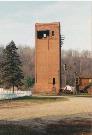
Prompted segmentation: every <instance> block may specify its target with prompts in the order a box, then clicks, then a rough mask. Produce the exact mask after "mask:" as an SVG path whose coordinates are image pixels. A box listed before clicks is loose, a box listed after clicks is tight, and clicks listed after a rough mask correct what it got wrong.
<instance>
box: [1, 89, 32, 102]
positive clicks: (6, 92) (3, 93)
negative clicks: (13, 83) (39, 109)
mask: <svg viewBox="0 0 92 135" xmlns="http://www.w3.org/2000/svg"><path fill="white" fill-rule="evenodd" d="M24 96H32V92H31V91H20V90H18V91H17V90H15V91H14V93H13V92H12V91H11V90H5V89H3V88H0V100H3V99H13V98H18V97H24Z"/></svg>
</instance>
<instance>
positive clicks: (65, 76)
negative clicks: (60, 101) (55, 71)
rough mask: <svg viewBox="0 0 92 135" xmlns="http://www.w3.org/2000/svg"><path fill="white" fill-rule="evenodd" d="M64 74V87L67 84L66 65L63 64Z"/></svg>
mask: <svg viewBox="0 0 92 135" xmlns="http://www.w3.org/2000/svg"><path fill="white" fill-rule="evenodd" d="M64 72H65V75H64V78H65V86H66V82H67V65H66V64H64Z"/></svg>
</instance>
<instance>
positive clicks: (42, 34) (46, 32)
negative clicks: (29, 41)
mask: <svg viewBox="0 0 92 135" xmlns="http://www.w3.org/2000/svg"><path fill="white" fill-rule="evenodd" d="M47 36H49V30H42V31H37V38H38V39H42V38H46V37H47Z"/></svg>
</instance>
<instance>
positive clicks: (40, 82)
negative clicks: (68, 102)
mask: <svg viewBox="0 0 92 135" xmlns="http://www.w3.org/2000/svg"><path fill="white" fill-rule="evenodd" d="M60 88H61V46H60V23H59V22H56V23H36V25H35V92H36V93H44V94H45V93H49V94H52V93H53V92H55V93H56V94H58V93H59V90H60Z"/></svg>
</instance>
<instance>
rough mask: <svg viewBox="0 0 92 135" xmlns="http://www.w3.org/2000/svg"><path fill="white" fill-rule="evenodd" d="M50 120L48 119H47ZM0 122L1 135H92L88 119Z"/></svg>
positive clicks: (91, 127) (90, 122) (38, 119)
mask: <svg viewBox="0 0 92 135" xmlns="http://www.w3.org/2000/svg"><path fill="white" fill-rule="evenodd" d="M47 119H48V118H47ZM47 119H41V118H35V119H33V120H27V121H26V122H25V121H19V122H17V123H16V121H15V122H8V121H6V122H5V121H4V122H3V121H2V122H1V121H0V135H92V121H91V119H87V118H73V119H71V118H70V119H69V118H68V119H67V118H66V119H59V120H58V121H52V120H47Z"/></svg>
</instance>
